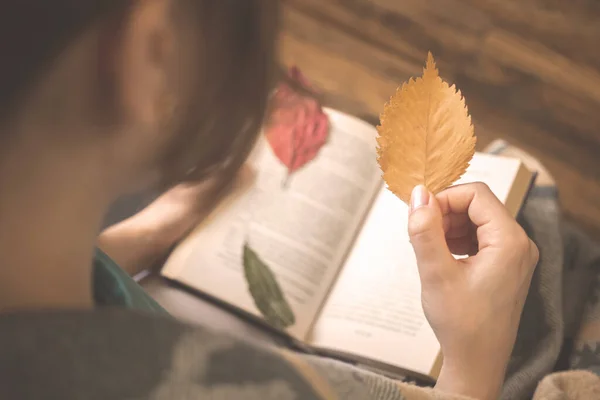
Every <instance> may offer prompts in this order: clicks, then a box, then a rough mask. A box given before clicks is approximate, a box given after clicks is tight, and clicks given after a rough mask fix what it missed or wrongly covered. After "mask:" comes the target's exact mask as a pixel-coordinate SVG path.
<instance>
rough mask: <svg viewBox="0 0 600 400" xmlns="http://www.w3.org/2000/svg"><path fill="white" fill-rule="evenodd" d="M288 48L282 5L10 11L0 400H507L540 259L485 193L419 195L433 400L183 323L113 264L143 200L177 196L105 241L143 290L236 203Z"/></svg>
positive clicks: (2, 30)
mask: <svg viewBox="0 0 600 400" xmlns="http://www.w3.org/2000/svg"><path fill="white" fill-rule="evenodd" d="M276 30H277V3H276V1H275V0H246V1H243V2H242V1H234V0H219V1H212V0H179V1H175V0H146V1H123V0H120V1H116V0H102V1H99V0H77V1H75V0H53V1H45V2H43V1H23V0H11V1H9V2H8V3H6V2H5V3H4V4H3V5H2V6H1V12H0V52H1V54H2V60H3V61H2V63H0V129H1V132H2V134H1V136H0V140H1V145H0V149H1V150H0V151H1V154H0V187H1V194H0V265H1V268H0V285H1V290H0V310H1V311H2V314H1V316H0V324H1V326H0V338H1V339H2V340H1V341H0V361H1V362H0V365H1V367H0V368H1V371H0V397H1V398H6V399H26V398H36V399H37V398H57V399H75V398H77V399H79V398H85V399H95V398H98V399H118V398H156V399H162V398H165V399H179V398H215V399H225V398H244V399H253V398H261V399H271V398H272V399H287V398H290V399H291V398H302V399H309V398H347V399H351V398H357V399H366V398H382V399H383V398H385V399H400V398H406V399H422V398H443V399H446V398H447V399H450V398H469V397H472V398H481V399H493V398H497V397H498V395H499V393H500V389H501V385H502V382H503V379H504V374H505V371H506V367H507V363H508V360H509V357H510V354H511V350H512V348H513V344H514V342H515V336H516V333H517V327H518V325H519V318H520V315H521V311H522V309H523V304H524V302H525V299H526V296H527V291H528V287H529V284H530V281H531V277H532V274H533V271H534V267H535V265H536V263H537V258H538V253H537V249H536V246H535V245H534V244H533V242H532V241H531V240H530V239H529V238H528V237H527V235H526V234H525V232H524V231H523V229H522V228H521V227H520V226H519V225H518V224H517V223H516V222H515V221H514V220H513V219H511V218H510V216H509V215H508V213H507V212H506V211H505V209H504V208H503V207H502V205H501V204H500V203H499V202H498V200H497V199H496V198H495V197H494V196H493V195H492V194H491V192H490V191H489V189H488V188H487V187H485V186H483V185H466V186H460V187H456V188H452V189H449V190H447V191H445V192H443V193H441V194H440V195H438V196H432V195H431V194H429V193H428V192H427V191H425V190H424V189H423V188H421V187H417V188H415V192H414V193H413V198H412V207H411V217H410V227H409V230H410V235H411V240H412V244H413V246H414V248H415V252H416V255H417V259H418V264H419V269H420V274H421V279H422V284H423V305H424V308H425V311H426V314H427V318H428V319H429V322H430V323H431V325H432V327H433V329H434V330H435V332H436V335H437V337H438V339H439V341H440V343H441V345H442V349H443V352H444V355H445V362H444V366H443V369H442V373H441V376H440V379H439V381H438V383H437V385H436V388H435V389H421V388H417V387H415V386H411V385H408V384H396V383H392V381H389V380H386V379H385V378H382V377H378V376H373V375H369V374H366V373H364V372H361V371H359V370H355V369H351V368H350V367H346V366H344V365H341V364H337V363H330V362H326V361H324V360H319V359H314V358H303V357H301V356H298V355H290V354H287V353H281V354H279V353H276V352H274V351H273V350H268V349H262V348H258V347H254V346H252V345H249V344H246V343H243V342H239V341H236V340H233V339H230V338H227V337H223V335H215V334H213V333H211V332H210V331H209V330H205V329H202V328H198V327H190V326H187V325H184V324H182V323H179V322H177V321H174V320H173V319H172V318H169V317H168V316H165V313H164V312H163V311H162V309H161V308H160V307H159V306H158V305H157V304H156V303H155V302H153V301H152V299H150V298H149V297H147V296H146V295H145V294H144V292H143V291H142V290H141V289H140V288H139V287H137V286H136V285H135V283H134V282H133V281H132V280H131V279H129V278H128V277H127V276H126V274H124V273H123V272H122V271H121V270H120V269H118V267H116V265H115V264H114V263H113V261H112V260H111V259H109V258H108V257H107V256H106V254H104V253H102V252H100V251H97V250H96V245H98V240H97V234H98V229H99V227H100V226H101V223H102V220H103V216H104V215H105V214H106V212H107V210H108V208H109V206H110V205H111V203H112V202H113V201H114V200H115V199H116V198H118V197H119V196H120V195H122V194H124V193H125V192H127V191H131V190H138V189H141V188H147V187H154V188H167V187H171V186H173V185H175V184H179V186H176V187H175V188H173V189H171V190H170V191H168V192H167V194H166V195H165V196H164V197H162V198H161V199H159V200H158V201H157V202H156V203H155V204H154V205H152V206H151V207H150V208H149V209H148V210H145V211H144V212H143V213H142V214H140V215H139V216H137V217H134V218H133V219H131V220H129V221H128V222H126V223H124V224H121V225H119V226H116V227H114V228H111V229H109V230H108V231H106V232H104V233H103V234H102V235H101V236H100V240H99V245H100V247H102V248H103V249H104V250H105V251H106V253H108V254H111V255H113V257H114V258H115V259H116V260H118V261H121V262H122V263H123V265H124V266H125V267H126V268H127V269H128V271H129V272H135V270H136V269H138V268H139V266H140V265H143V264H146V263H147V262H149V260H151V259H152V258H154V257H157V256H160V255H161V254H163V251H164V250H166V249H167V248H168V247H169V246H170V245H171V244H173V243H174V242H175V241H176V240H178V239H179V238H180V237H181V236H182V235H183V234H185V232H187V231H188V230H189V229H190V228H191V227H192V226H193V225H194V224H195V223H196V222H197V221H198V220H199V219H200V218H201V215H202V210H201V209H200V208H198V207H199V206H198V205H197V204H199V203H201V204H203V205H204V207H210V204H211V202H212V201H214V200H215V199H217V198H218V196H219V195H220V194H221V193H223V191H224V190H225V189H226V188H227V186H228V185H229V184H230V183H231V182H232V180H233V179H234V177H235V175H236V173H237V171H238V170H239V168H240V166H241V165H242V164H243V162H244V160H245V158H246V156H247V154H248V152H249V150H250V149H251V147H252V145H253V143H254V140H255V138H256V135H257V132H258V131H259V126H260V124H261V122H262V120H263V118H264V116H265V115H266V110H267V98H268V93H269V89H270V88H271V85H272V84H273V83H274V75H275V73H274V71H275V68H274V60H275V56H274V53H275V51H274V49H275V36H276ZM191 182H196V183H191ZM198 182H200V183H198ZM473 228H476V229H473ZM475 238H476V241H474V239H475ZM473 243H476V248H474V247H473ZM148 249H151V250H152V251H149V250H148ZM451 251H452V252H454V253H460V254H471V255H472V257H470V258H468V260H467V261H464V262H463V261H461V262H459V261H456V260H455V259H454V258H453V257H452V256H451ZM109 306H113V307H109ZM114 306H116V307H114ZM491 354H493V355H494V357H493V358H492V357H491V356H490V355H491Z"/></svg>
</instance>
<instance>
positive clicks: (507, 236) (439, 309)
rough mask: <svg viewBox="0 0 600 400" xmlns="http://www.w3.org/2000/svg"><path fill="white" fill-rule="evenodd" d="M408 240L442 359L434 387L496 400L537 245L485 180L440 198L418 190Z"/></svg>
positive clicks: (425, 307)
mask: <svg viewBox="0 0 600 400" xmlns="http://www.w3.org/2000/svg"><path fill="white" fill-rule="evenodd" d="M409 235H410V238H411V243H412V245H413V248H414V250H415V253H416V257H417V263H418V266H419V274H420V277H421V282H422V302H423V309H424V311H425V315H426V316H427V319H428V321H429V323H430V325H431V327H432V328H433V330H434V332H435V334H436V336H437V338H438V340H439V342H440V345H441V348H442V353H443V355H444V364H443V367H442V371H441V374H440V377H439V379H438V383H437V385H436V388H438V389H439V390H444V391H448V392H452V393H456V394H462V395H467V396H471V397H474V398H477V399H496V398H497V397H498V395H499V393H500V389H501V386H502V383H503V380H504V375H505V371H506V366H507V363H508V360H509V358H510V354H511V352H512V348H513V346H514V343H515V338H516V333H517V328H518V325H519V320H520V318H521V312H522V310H523V305H524V303H525V299H526V297H527V292H528V290H529V285H530V282H531V277H532V274H533V271H534V269H535V266H536V264H537V261H538V250H537V247H536V246H535V244H534V243H533V242H532V241H531V240H530V239H529V238H528V237H527V234H526V233H525V232H524V231H523V229H522V228H521V227H520V226H519V224H518V223H517V222H516V221H515V219H514V218H513V217H512V216H511V215H510V214H509V213H508V211H507V210H506V208H505V207H504V206H503V204H502V203H501V202H500V201H499V200H498V199H497V198H496V196H494V194H493V193H492V192H491V191H490V189H489V188H488V187H487V186H486V185H484V184H480V183H477V184H466V185H458V186H455V187H452V188H449V189H447V190H445V191H443V192H442V193H440V194H438V195H437V196H432V195H430V194H429V193H428V192H427V190H426V189H425V188H423V187H422V186H421V187H417V188H415V190H414V191H413V194H412V199H411V214H410V217H409ZM452 254H455V255H467V256H468V257H466V258H460V259H456V258H455V257H453V255H452Z"/></svg>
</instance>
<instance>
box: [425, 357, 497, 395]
mask: <svg viewBox="0 0 600 400" xmlns="http://www.w3.org/2000/svg"><path fill="white" fill-rule="evenodd" d="M505 371H506V363H501V362H498V361H497V359H494V358H493V356H488V357H485V358H482V359H481V362H477V363H475V362H467V361H463V360H444V365H443V366H442V369H441V371H440V376H439V378H438V380H437V383H436V385H435V387H436V389H437V390H440V391H444V392H448V393H453V394H458V395H462V396H467V397H471V398H474V399H478V400H496V399H498V397H499V396H500V392H501V390H502V384H503V383H504V376H505Z"/></svg>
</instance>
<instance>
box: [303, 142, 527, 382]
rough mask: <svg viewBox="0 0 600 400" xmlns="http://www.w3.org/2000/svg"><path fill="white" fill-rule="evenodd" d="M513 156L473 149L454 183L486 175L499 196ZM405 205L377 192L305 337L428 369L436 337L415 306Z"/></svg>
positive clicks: (505, 191)
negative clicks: (351, 246) (496, 154)
mask: <svg viewBox="0 0 600 400" xmlns="http://www.w3.org/2000/svg"><path fill="white" fill-rule="evenodd" d="M519 166H520V162H519V161H518V160H513V159H505V158H499V157H496V156H491V155H487V154H479V153H478V154H476V156H475V158H474V159H473V162H472V163H471V167H470V168H469V170H468V172H467V173H466V174H465V176H464V177H463V178H462V179H461V180H460V181H459V182H457V183H466V182H474V181H483V182H486V183H487V184H488V185H489V186H490V187H491V189H492V191H493V192H494V193H495V194H496V196H497V197H498V198H499V199H500V200H502V201H506V199H507V197H508V196H509V193H510V192H511V187H512V184H513V181H514V179H515V177H516V176H517V173H518V171H519ZM408 211H409V210H408V206H407V205H406V204H404V203H403V202H402V201H400V200H399V199H398V198H397V197H396V196H395V195H394V194H392V193H391V192H390V191H388V190H387V189H385V188H384V189H382V190H381V192H380V193H379V195H378V197H377V199H376V200H375V203H374V205H373V208H372V210H371V212H370V214H369V216H368V217H367V220H366V221H365V225H364V228H363V230H362V231H361V233H360V236H359V237H358V239H357V242H356V245H355V247H354V248H353V250H352V251H351V253H350V255H349V257H348V260H347V261H346V263H345V265H344V267H343V269H342V271H341V272H340V275H339V278H338V280H337V282H336V283H335V286H334V287H333V289H332V292H331V295H330V297H329V298H328V300H327V302H326V305H325V307H324V308H323V310H322V313H321V315H320V316H319V318H318V320H317V322H316V324H315V327H314V329H313V332H312V337H311V344H313V345H315V346H317V347H322V348H326V349H331V350H335V351H338V352H343V353H348V354H353V355H356V356H360V357H364V358H369V359H374V360H376V361H380V362H384V363H386V364H390V365H392V366H396V367H400V368H404V369H406V370H411V371H414V372H418V373H420V374H425V375H429V374H430V372H431V370H432V368H433V365H434V363H435V360H436V358H437V356H438V353H439V350H440V348H439V344H438V342H437V339H436V337H435V335H434V333H433V331H432V330H431V327H430V326H429V324H428V323H427V320H426V319H425V315H424V314H423V309H422V306H421V284H420V280H419V274H418V270H417V265H416V259H415V255H414V251H413V249H412V246H411V244H410V242H409V237H408V232H407V224H408Z"/></svg>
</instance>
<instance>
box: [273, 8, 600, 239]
mask: <svg viewBox="0 0 600 400" xmlns="http://www.w3.org/2000/svg"><path fill="white" fill-rule="evenodd" d="M283 3H284V10H285V12H284V33H283V37H282V42H281V50H282V55H283V61H284V63H285V64H287V65H292V64H295V65H297V66H298V67H299V68H300V69H301V70H302V71H303V72H304V73H305V74H306V75H307V77H308V78H309V79H310V80H312V82H313V83H314V84H315V86H316V87H317V88H319V89H320V90H321V91H322V93H323V96H324V104H325V105H326V106H330V107H333V108H336V109H339V110H341V111H345V112H348V113H351V114H353V115H356V116H358V117H360V118H363V119H365V120H366V121H368V122H371V123H373V124H377V123H378V115H379V113H380V112H381V111H382V109H383V105H384V103H385V102H387V101H388V100H389V97H390V96H391V95H392V94H393V93H394V91H395V90H396V88H397V86H398V85H400V84H401V83H402V82H403V81H405V80H407V79H408V78H409V77H411V76H416V75H420V74H421V72H422V68H423V66H424V63H425V59H426V56H427V52H428V51H431V52H432V53H433V55H434V57H435V59H436V61H437V64H438V67H439V69H440V73H441V75H442V77H443V78H444V79H445V80H447V81H448V82H450V83H455V84H456V85H457V87H458V88H459V89H460V90H461V91H462V92H463V94H464V95H465V98H466V101H467V105H468V106H469V109H470V112H471V115H472V117H473V120H474V123H475V133H476V135H477V136H478V139H479V142H478V149H480V150H481V149H482V148H483V147H484V146H486V145H487V144H489V143H490V142H491V141H492V140H493V139H497V138H502V139H505V140H507V141H508V142H509V143H511V144H514V145H516V146H519V147H521V148H523V149H524V150H526V151H528V152H530V153H531V154H532V155H534V156H536V157H538V158H539V159H540V160H541V161H542V162H543V163H544V165H545V166H546V167H547V168H548V169H549V170H550V172H551V173H552V174H553V176H554V178H555V179H556V181H557V183H558V187H559V191H560V199H561V203H562V207H563V209H564V212H565V216H566V217H567V218H569V219H570V220H572V221H574V222H576V223H577V224H578V225H580V226H581V227H583V228H584V229H585V230H586V231H587V232H588V233H590V234H591V235H592V236H593V237H595V238H596V239H600V23H599V21H600V1H598V0H284V1H283Z"/></svg>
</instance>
